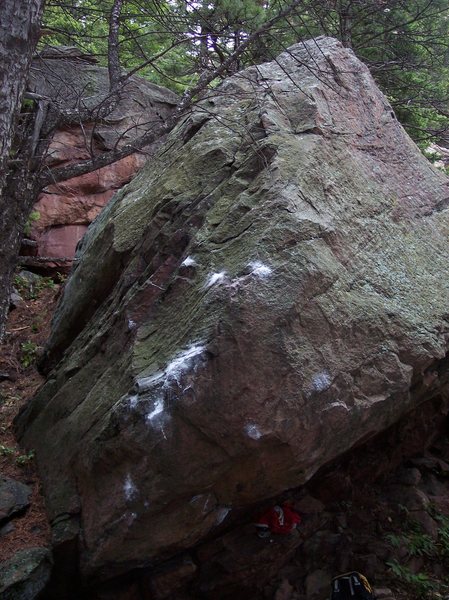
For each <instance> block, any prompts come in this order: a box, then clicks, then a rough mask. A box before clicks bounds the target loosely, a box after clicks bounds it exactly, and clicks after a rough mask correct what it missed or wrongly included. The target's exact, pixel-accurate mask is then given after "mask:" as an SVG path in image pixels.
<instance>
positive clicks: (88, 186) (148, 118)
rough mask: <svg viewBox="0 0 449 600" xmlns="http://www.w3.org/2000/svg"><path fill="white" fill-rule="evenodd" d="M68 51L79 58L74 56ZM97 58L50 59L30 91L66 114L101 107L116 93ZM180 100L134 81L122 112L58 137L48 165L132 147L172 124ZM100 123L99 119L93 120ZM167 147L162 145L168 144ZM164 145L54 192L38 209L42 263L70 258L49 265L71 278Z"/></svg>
mask: <svg viewBox="0 0 449 600" xmlns="http://www.w3.org/2000/svg"><path fill="white" fill-rule="evenodd" d="M67 50H72V51H71V52H68V51H67ZM91 59H92V57H88V56H83V55H82V54H81V53H80V52H79V51H78V52H77V51H76V49H67V48H65V49H64V48H61V49H54V50H53V51H52V52H50V51H47V53H44V54H43V55H40V56H39V58H36V59H35V60H34V62H33V66H32V70H31V81H30V84H29V85H30V88H31V89H32V90H33V91H35V92H37V93H39V94H41V95H43V96H49V97H51V98H52V99H53V101H54V102H56V103H57V104H58V105H59V106H60V107H61V108H63V109H66V110H67V109H72V110H73V109H75V108H76V107H77V106H78V105H79V103H80V98H81V104H82V106H83V107H84V108H92V107H95V106H96V105H97V104H98V103H99V100H100V99H101V98H102V97H104V96H106V95H107V92H108V85H109V80H108V71H107V69H106V68H104V67H100V66H98V65H96V64H92V60H91ZM177 101H178V98H177V96H176V94H174V93H173V92H171V91H170V90H167V89H165V88H162V87H160V86H157V85H154V84H152V83H149V82H148V81H146V80H144V79H141V78H139V77H130V78H129V80H128V82H127V84H126V85H125V86H124V90H123V93H122V95H121V97H120V99H119V101H118V103H117V105H116V106H115V108H114V110H113V111H112V112H111V113H110V114H109V115H108V116H107V118H105V119H103V120H101V121H99V122H97V123H92V122H91V123H83V126H82V127H81V126H78V125H76V126H72V127H67V128H65V129H63V130H60V131H57V132H56V134H55V136H54V139H53V141H52V144H51V146H50V149H49V157H48V160H47V162H48V164H49V166H51V167H58V166H65V165H69V164H71V163H76V162H79V161H81V160H86V159H88V158H90V156H91V153H93V154H94V155H95V154H99V153H101V152H104V151H105V150H111V149H112V148H114V147H115V145H117V146H119V147H120V146H121V145H123V144H125V143H128V142H129V141H130V140H131V139H133V138H134V137H136V136H137V135H139V134H142V133H143V132H144V131H145V130H146V128H149V127H151V124H152V123H157V122H160V121H161V120H164V119H166V118H167V117H168V116H169V115H170V113H171V111H172V110H173V109H174V107H175V105H176V103H177ZM94 115H95V111H94V113H93V116H94ZM161 141H162V140H161ZM159 145H160V142H159V143H155V144H153V145H151V146H150V147H148V148H146V149H145V153H144V154H142V153H136V154H133V155H131V156H128V157H126V158H124V159H122V160H120V161H118V162H116V163H114V164H112V165H109V166H107V167H104V168H102V169H99V170H97V171H94V172H93V173H89V174H87V175H82V176H81V177H74V178H72V179H70V180H68V181H65V182H63V183H59V184H57V185H51V186H49V187H48V188H46V190H45V192H44V193H43V194H41V196H40V198H39V200H38V202H37V204H36V205H35V207H34V211H35V216H36V217H38V218H36V219H35V220H33V222H32V231H31V236H30V237H31V238H32V239H33V240H34V241H36V242H37V251H36V252H35V254H36V255H37V256H38V257H55V258H56V257H59V258H67V259H69V260H67V261H59V262H58V261H56V263H55V265H52V264H50V265H49V264H47V265H46V266H47V269H48V268H49V267H51V266H54V267H55V268H56V267H57V270H60V271H67V270H68V268H69V267H70V259H72V258H73V256H74V255H75V248H76V245H77V243H78V241H79V240H80V239H81V237H82V236H83V235H84V233H85V231H86V229H87V227H88V225H89V224H90V223H91V222H92V221H93V220H94V219H95V217H96V216H97V215H98V214H99V212H100V211H101V209H102V208H103V207H104V206H105V204H106V203H107V202H108V201H109V200H110V199H111V198H112V196H113V195H114V193H115V192H116V190H118V189H120V188H121V187H122V186H123V185H124V184H125V183H128V182H129V181H130V180H131V178H132V177H133V176H134V175H135V174H136V172H137V171H138V170H139V169H140V168H141V167H142V165H143V164H144V163H145V161H146V160H147V158H148V156H152V155H153V154H154V152H155V150H156V148H157V147H158V146H159Z"/></svg>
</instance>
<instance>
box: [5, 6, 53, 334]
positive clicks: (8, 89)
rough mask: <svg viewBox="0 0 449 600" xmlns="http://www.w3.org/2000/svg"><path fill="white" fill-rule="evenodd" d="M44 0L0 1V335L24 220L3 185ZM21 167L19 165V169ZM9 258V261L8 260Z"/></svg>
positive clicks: (14, 199)
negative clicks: (13, 251)
mask: <svg viewBox="0 0 449 600" xmlns="http://www.w3.org/2000/svg"><path fill="white" fill-rule="evenodd" d="M43 4H44V0H1V2H0V339H1V338H2V337H3V334H4V328H5V322H6V316H7V313H8V307H9V295H10V286H11V275H12V271H13V270H14V266H15V260H16V258H14V254H13V253H12V252H11V250H12V248H14V249H15V252H16V255H15V256H17V249H18V247H19V245H20V237H21V229H20V227H23V225H24V222H25V220H26V218H27V216H28V214H26V216H25V220H24V219H23V218H19V220H18V221H17V220H16V219H17V218H18V217H19V213H21V212H22V211H21V210H20V207H17V206H15V205H14V204H15V202H17V201H19V202H21V199H20V198H17V197H15V198H14V197H12V196H15V194H13V195H12V194H10V191H9V189H8V186H7V185H6V183H7V181H8V179H9V177H8V163H9V160H10V158H12V157H11V156H10V154H11V149H12V143H13V137H14V129H15V125H16V119H17V116H18V113H19V111H20V106H21V102H22V95H23V92H24V89H25V84H26V81H27V76H28V71H29V68H30V64H31V59H32V56H33V52H34V50H35V48H36V44H37V41H38V39H39V26H40V17H41V12H42V8H43ZM19 170H20V171H21V170H22V169H19ZM11 260H12V263H13V264H11Z"/></svg>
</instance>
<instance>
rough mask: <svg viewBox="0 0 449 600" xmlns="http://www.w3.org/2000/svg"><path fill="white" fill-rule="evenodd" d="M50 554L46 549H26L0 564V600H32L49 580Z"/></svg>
mask: <svg viewBox="0 0 449 600" xmlns="http://www.w3.org/2000/svg"><path fill="white" fill-rule="evenodd" d="M51 568H52V559H51V553H50V551H49V550H48V549H47V548H28V549H26V550H21V551H20V552H17V553H16V554H14V556H13V557H12V558H10V559H9V560H5V561H4V562H2V563H0V598H1V599H2V600H19V598H20V600H34V599H35V598H37V597H38V596H39V594H40V593H41V592H42V591H43V589H44V588H45V586H46V585H47V583H48V581H49V579H50V573H51Z"/></svg>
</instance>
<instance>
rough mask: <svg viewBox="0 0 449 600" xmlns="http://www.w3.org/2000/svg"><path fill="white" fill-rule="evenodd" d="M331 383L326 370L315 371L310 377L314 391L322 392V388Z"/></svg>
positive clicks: (324, 388)
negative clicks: (315, 373)
mask: <svg viewBox="0 0 449 600" xmlns="http://www.w3.org/2000/svg"><path fill="white" fill-rule="evenodd" d="M331 383H332V382H331V378H330V375H329V373H328V372H327V371H323V372H322V373H317V375H314V376H313V379H312V387H313V389H314V390H315V391H316V392H324V390H327V389H328V388H329V387H330V385H331Z"/></svg>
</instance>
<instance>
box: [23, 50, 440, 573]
mask: <svg viewBox="0 0 449 600" xmlns="http://www.w3.org/2000/svg"><path fill="white" fill-rule="evenodd" d="M158 159H159V160H155V161H153V163H152V164H150V165H148V166H147V167H146V168H145V169H144V170H143V171H142V172H141V173H140V174H139V175H138V176H137V177H136V178H135V179H134V180H133V181H132V182H131V184H129V185H128V186H127V187H126V188H124V189H123V190H122V191H121V192H119V193H118V194H117V195H116V196H115V197H114V199H113V200H112V201H111V202H110V203H109V204H108V206H107V208H106V209H105V210H104V211H103V212H102V213H101V214H100V216H99V217H98V219H97V220H96V222H95V224H94V226H92V227H91V228H89V230H88V232H87V234H86V236H85V237H84V239H83V242H82V245H81V248H80V254H81V261H80V263H79V264H78V265H77V266H76V268H75V269H74V271H73V273H72V276H71V278H70V279H69V281H68V283H67V285H66V288H65V292H64V297H63V299H62V301H61V303H60V305H59V308H58V311H57V314H56V316H55V320H54V327H53V332H52V335H51V338H50V341H49V345H48V347H47V351H46V358H45V361H46V362H45V366H46V369H47V370H48V371H50V370H51V369H53V370H52V371H51V373H50V374H49V379H48V382H47V384H46V385H45V386H44V387H43V388H42V389H41V391H40V392H39V394H38V395H37V396H36V397H35V398H34V399H33V401H32V402H31V403H30V405H29V406H28V408H27V409H26V410H25V411H24V412H23V413H22V415H21V417H20V418H19V421H18V429H19V432H20V434H21V436H22V439H23V441H24V442H25V444H26V445H27V446H30V447H32V448H34V449H35V450H36V454H37V458H38V463H39V466H40V469H41V473H42V477H43V481H44V488H45V493H46V497H47V506H48V509H49V514H50V518H51V520H52V522H53V524H54V533H55V539H56V540H59V543H61V544H63V543H69V541H70V540H74V539H76V536H77V535H79V536H80V537H81V540H82V543H81V544H80V546H79V547H80V548H81V550H80V552H81V572H82V576H83V577H85V578H86V577H89V578H92V579H91V580H96V579H97V580H98V579H104V578H108V577H112V576H114V575H117V574H119V573H123V572H126V571H128V570H130V569H132V568H134V567H138V566H141V565H146V564H150V563H151V564H153V563H154V562H155V561H159V560H162V559H165V558H168V557H170V556H172V555H174V554H176V553H178V552H181V551H182V550H184V549H186V548H189V547H192V546H193V545H195V544H196V543H197V542H198V541H199V540H201V539H203V538H205V537H206V536H211V535H212V536H213V535H215V534H217V533H218V532H220V531H221V528H222V527H224V526H226V525H229V524H232V523H233V522H234V521H233V520H234V518H241V515H242V512H245V511H247V510H249V509H250V508H251V507H253V506H254V505H255V504H256V503H258V502H260V501H261V500H263V499H266V498H269V497H273V496H275V495H276V494H279V493H281V492H282V491H284V490H286V489H289V488H294V487H297V486H300V485H302V484H303V483H304V482H306V481H307V480H309V478H310V477H311V476H312V475H313V474H314V473H315V472H316V471H317V470H318V469H319V468H320V467H321V466H322V465H324V464H326V463H328V462H329V461H331V460H333V459H335V458H336V457H338V456H339V455H341V454H343V453H344V452H346V451H347V450H349V449H350V448H352V447H354V446H355V445H357V444H359V443H361V442H362V441H363V440H366V439H368V438H370V437H371V436H374V435H375V434H376V433H378V432H380V431H383V430H384V429H386V428H387V427H389V426H390V425H391V424H393V423H394V422H396V421H397V420H398V419H399V418H400V417H402V416H404V415H406V414H407V413H408V412H409V411H411V410H412V409H413V408H416V407H417V406H419V405H420V404H421V403H422V402H424V401H425V400H429V399H431V398H434V402H435V404H436V405H438V406H439V407H440V410H441V409H442V410H447V406H446V404H447V400H448V375H447V367H445V356H446V353H447V347H448V332H449V314H448V306H449V305H448V298H449V278H448V277H447V274H448V265H449V250H448V245H447V234H448V228H449V211H448V210H447V208H448V206H449V193H448V192H449V190H448V180H447V178H446V177H445V176H443V175H442V174H441V173H439V172H437V171H436V170H435V169H434V168H433V167H432V166H431V165H430V164H429V163H428V162H427V160H426V159H425V158H424V157H423V156H422V155H421V154H420V152H419V151H418V149H417V148H416V146H415V145H414V144H413V143H412V141H411V140H410V139H409V138H408V137H407V135H406V134H405V133H404V131H403V129H402V128H401V126H400V125H399V124H398V122H397V121H396V119H395V117H394V114H393V112H392V110H391V107H390V106H389V104H388V102H387V101H386V99H385V98H384V96H383V95H382V94H381V93H380V91H379V90H378V89H377V88H376V86H375V84H374V82H373V80H372V78H371V76H370V74H369V72H368V70H367V69H366V68H365V67H364V66H363V65H362V64H361V63H360V62H359V61H358V60H357V59H356V58H355V56H354V55H353V53H352V52H351V51H350V50H347V49H344V48H343V47H342V46H341V44H340V43H339V42H337V41H336V40H333V39H328V38H319V39H318V40H315V41H313V42H309V43H306V44H299V45H296V46H293V47H292V48H290V49H289V51H288V52H285V53H283V54H281V55H280V57H279V58H278V60H277V61H275V62H272V63H268V64H263V65H259V66H258V67H253V68H249V69H247V70H245V71H243V72H242V73H239V74H237V75H235V76H233V77H231V78H230V79H228V80H227V81H225V82H224V83H223V84H222V85H221V86H220V87H219V88H218V89H217V90H214V92H213V95H210V97H208V98H205V99H204V100H202V102H201V103H200V104H199V105H198V106H197V107H196V108H195V109H194V110H193V112H192V113H191V114H190V115H189V116H188V117H187V118H185V120H184V121H183V122H182V123H180V124H179V125H178V127H177V128H176V129H175V130H174V131H173V132H172V134H171V135H170V137H169V139H168V140H167V143H166V145H165V146H164V147H163V148H162V149H161V150H160V153H159V154H158ZM249 518H250V517H249Z"/></svg>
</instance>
